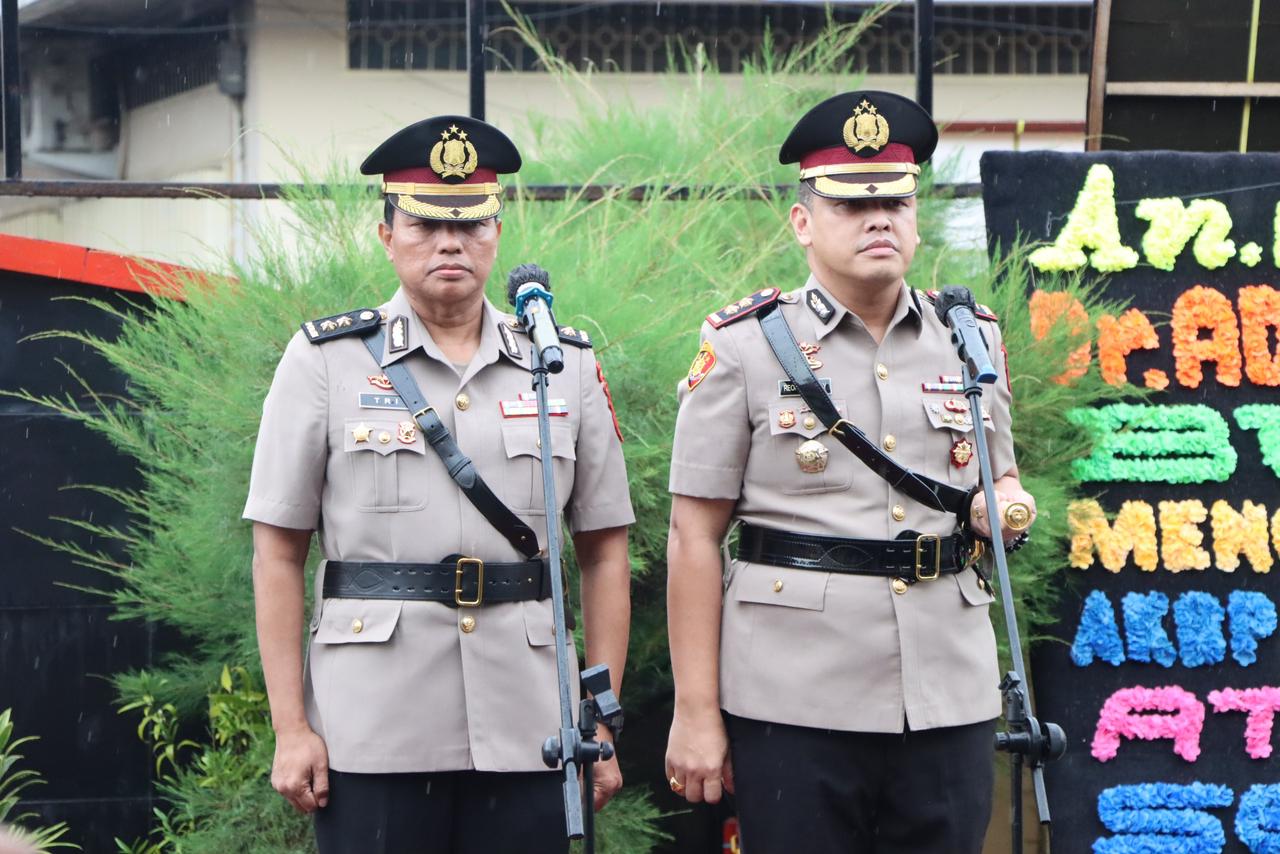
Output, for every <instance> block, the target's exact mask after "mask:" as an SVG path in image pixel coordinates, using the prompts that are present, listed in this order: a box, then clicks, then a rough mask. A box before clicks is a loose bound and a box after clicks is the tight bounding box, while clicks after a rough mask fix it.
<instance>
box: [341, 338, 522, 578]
mask: <svg viewBox="0 0 1280 854" xmlns="http://www.w3.org/2000/svg"><path fill="white" fill-rule="evenodd" d="M375 329H376V331H375V332H374V333H373V334H372V335H369V336H367V337H366V338H365V339H364V345H365V347H367V348H368V349H369V352H370V353H372V354H373V360H374V361H375V362H378V363H381V362H382V348H383V340H384V337H385V336H384V335H383V333H382V328H381V327H380V326H379V327H375ZM382 372H383V373H384V374H386V375H387V379H388V380H390V381H391V385H392V386H393V387H394V388H395V390H396V394H398V395H400V399H401V400H402V401H404V405H405V406H407V407H408V408H409V411H410V412H411V413H413V420H414V421H416V422H418V426H419V427H420V428H422V435H423V437H424V438H426V440H427V443H428V444H429V445H431V450H433V451H435V452H436V454H437V455H439V457H440V461H441V462H443V463H444V467H445V468H446V469H447V470H448V471H449V477H451V478H453V481H454V483H456V484H458V488H459V489H461V490H462V494H463V495H465V496H467V500H468V501H470V502H471V503H472V504H473V505H474V506H475V508H476V509H477V510H479V511H480V515H482V516H484V518H485V519H487V520H488V522H489V524H490V525H492V526H493V527H494V528H496V529H497V531H498V533H499V534H502V536H503V537H505V538H506V540H507V542H509V543H511V545H512V546H514V547H515V549H516V550H517V551H519V552H520V554H522V555H524V556H525V557H526V558H533V557H534V556H535V555H537V554H538V535H537V534H535V533H534V532H533V529H532V528H530V527H529V526H528V525H526V524H525V523H524V522H522V521H520V517H519V516H517V515H516V514H515V513H512V512H511V509H510V508H509V507H507V505H505V504H503V503H502V501H501V500H500V499H499V498H498V496H496V495H494V494H493V490H491V489H490V488H489V485H488V484H487V483H485V482H484V479H483V478H482V477H480V472H478V471H476V466H475V463H473V462H471V458H470V457H468V456H467V455H466V454H464V453H462V449H461V448H459V447H458V443H457V442H455V441H454V439H453V434H452V433H450V432H449V428H448V427H446V426H444V423H443V422H441V421H440V416H438V415H436V411H435V409H434V408H433V407H431V406H430V405H429V404H428V403H427V399H426V398H425V397H423V396H422V391H421V390H420V389H419V388H418V384H417V382H415V381H414V379H413V375H412V374H410V373H409V369H408V368H406V367H405V366H404V365H403V364H400V363H399V362H395V363H392V364H390V365H387V366H386V367H384V368H383V369H382Z"/></svg>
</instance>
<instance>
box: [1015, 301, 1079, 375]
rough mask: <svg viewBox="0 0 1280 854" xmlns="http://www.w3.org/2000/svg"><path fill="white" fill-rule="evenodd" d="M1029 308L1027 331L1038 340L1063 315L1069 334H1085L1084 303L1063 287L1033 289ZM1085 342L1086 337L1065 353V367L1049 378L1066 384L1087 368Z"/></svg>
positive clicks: (1047, 332) (1046, 333)
mask: <svg viewBox="0 0 1280 854" xmlns="http://www.w3.org/2000/svg"><path fill="white" fill-rule="evenodd" d="M1028 308H1029V309H1030V310H1031V334H1032V335H1034V336H1035V339H1036V340H1037V341H1040V340H1042V339H1043V338H1044V336H1046V335H1048V334H1049V330H1050V329H1052V328H1053V326H1054V324H1056V323H1058V322H1059V321H1060V320H1062V318H1063V316H1064V315H1065V317H1066V323H1067V329H1068V330H1069V331H1070V333H1071V334H1072V335H1073V336H1078V337H1081V338H1085V337H1086V336H1087V335H1088V334H1089V313H1088V312H1086V311H1085V309H1084V304H1083V303H1081V302H1080V300H1078V299H1076V298H1075V297H1073V296H1072V295H1071V294H1069V293H1066V292H1064V291H1041V290H1036V291H1033V292H1032V294H1031V300H1030V302H1029V304H1028ZM1089 358H1090V350H1089V342H1088V341H1087V340H1086V341H1085V342H1084V343H1083V344H1081V345H1080V346H1079V347H1077V348H1076V349H1074V350H1072V351H1071V354H1070V355H1069V356H1067V369H1066V370H1065V371H1063V372H1062V373H1061V374H1058V376H1056V377H1054V378H1053V381H1054V382H1056V383H1058V384H1060V385H1068V384H1070V382H1071V381H1072V380H1075V379H1079V378H1080V377H1082V376H1084V375H1085V372H1086V371H1088V370H1089Z"/></svg>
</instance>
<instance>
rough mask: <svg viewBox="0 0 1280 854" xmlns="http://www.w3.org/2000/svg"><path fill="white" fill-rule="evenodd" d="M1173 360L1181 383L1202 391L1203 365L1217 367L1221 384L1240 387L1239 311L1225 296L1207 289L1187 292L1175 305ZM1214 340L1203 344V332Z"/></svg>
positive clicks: (1199, 288) (1183, 293)
mask: <svg viewBox="0 0 1280 854" xmlns="http://www.w3.org/2000/svg"><path fill="white" fill-rule="evenodd" d="M1172 326H1173V358H1174V363H1175V365H1176V371H1175V372H1176V374H1177V377H1178V382H1179V383H1181V384H1182V385H1183V387H1185V388H1199V387H1200V381H1201V380H1203V379H1204V371H1203V370H1202V369H1201V363H1203V362H1214V363H1216V364H1217V366H1218V367H1217V377H1218V382H1219V383H1221V384H1222V385H1225V386H1231V387H1232V388H1234V387H1236V386H1238V385H1240V367H1241V365H1240V329H1239V327H1238V326H1237V325H1236V313H1235V309H1233V308H1232V307H1231V301H1230V300H1229V299H1227V298H1226V297H1225V296H1224V295H1223V294H1222V293H1221V292H1219V291H1216V290H1214V289H1213V288H1206V287H1205V286H1204V285H1196V286H1195V287H1194V288H1191V289H1189V290H1186V291H1183V292H1182V294H1181V295H1180V296H1179V297H1178V299H1177V301H1176V302H1175V303H1174V304H1173V324H1172ZM1201 329H1208V330H1210V331H1211V332H1212V335H1211V337H1209V338H1208V339H1204V340H1201V338H1200V330H1201Z"/></svg>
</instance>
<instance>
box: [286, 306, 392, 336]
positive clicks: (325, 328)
mask: <svg viewBox="0 0 1280 854" xmlns="http://www.w3.org/2000/svg"><path fill="white" fill-rule="evenodd" d="M378 322H379V317H378V312H376V311H374V310H373V309H369V308H361V309H356V310H355V311H348V312H344V313H343V314H334V315H330V316H329V317H321V318H319V319H317V320H308V321H307V322H305V323H303V324H302V331H303V333H304V334H306V336H307V340H308V341H310V342H311V343H312V344H319V343H320V342H322V341H329V340H332V339H334V338H341V337H342V336H344V335H350V334H351V333H353V332H364V331H366V330H369V329H372V328H373V327H375V326H377V325H378Z"/></svg>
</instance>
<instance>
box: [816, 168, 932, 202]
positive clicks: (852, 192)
mask: <svg viewBox="0 0 1280 854" xmlns="http://www.w3.org/2000/svg"><path fill="white" fill-rule="evenodd" d="M809 185H810V186H811V187H813V191H814V192H815V193H817V194H818V195H819V196H824V197H826V198H828V199H902V198H906V197H907V196H914V195H915V194H916V190H917V189H918V187H919V181H917V180H916V176H915V175H903V174H902V173H900V172H881V173H879V174H869V175H862V176H859V177H858V179H857V180H856V181H842V180H840V179H839V178H829V177H826V176H822V177H818V178H813V179H811V180H810V184H809Z"/></svg>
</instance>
